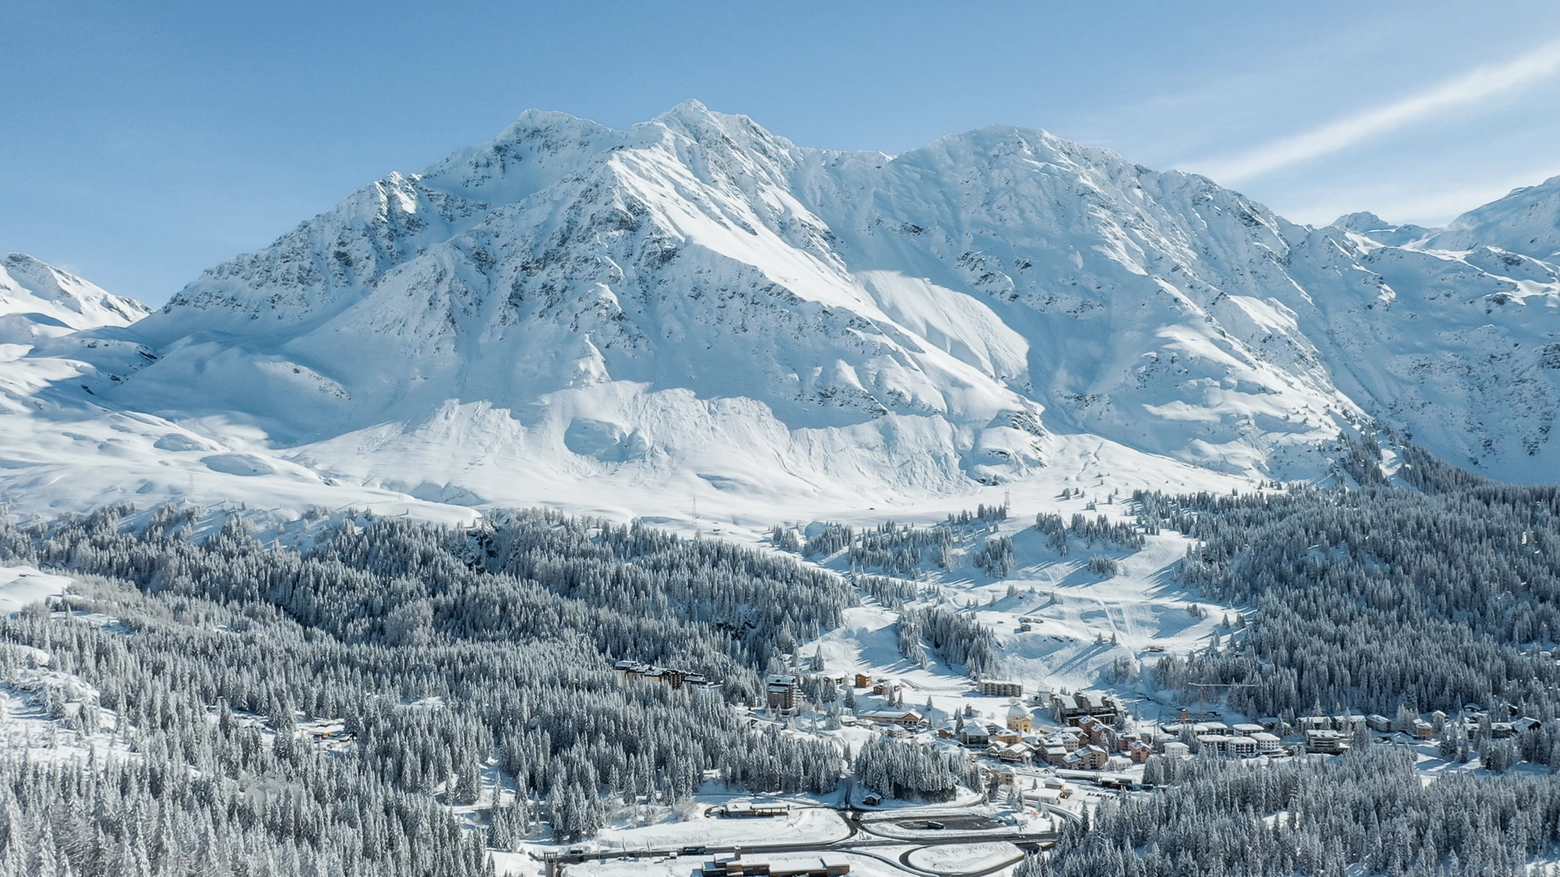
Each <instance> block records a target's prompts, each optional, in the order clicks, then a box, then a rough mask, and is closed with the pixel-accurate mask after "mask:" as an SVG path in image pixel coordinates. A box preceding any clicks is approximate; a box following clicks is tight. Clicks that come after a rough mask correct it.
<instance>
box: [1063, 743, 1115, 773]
mask: <svg viewBox="0 0 1560 877" xmlns="http://www.w3.org/2000/svg"><path fill="white" fill-rule="evenodd" d="M1067 766H1068V767H1070V768H1073V769H1074V770H1104V769H1105V768H1107V767H1109V766H1110V753H1108V752H1106V751H1105V750H1103V749H1101V748H1100V747H1098V746H1085V747H1083V748H1082V749H1079V750H1077V751H1076V752H1071V753H1068V755H1067Z"/></svg>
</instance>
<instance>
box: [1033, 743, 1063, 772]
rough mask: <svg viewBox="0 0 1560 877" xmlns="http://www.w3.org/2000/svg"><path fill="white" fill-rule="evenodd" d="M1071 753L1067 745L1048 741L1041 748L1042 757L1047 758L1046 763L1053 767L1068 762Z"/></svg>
mask: <svg viewBox="0 0 1560 877" xmlns="http://www.w3.org/2000/svg"><path fill="white" fill-rule="evenodd" d="M1069 754H1070V753H1069V752H1068V751H1067V748H1066V747H1065V746H1061V745H1059V744H1056V743H1047V744H1046V745H1045V747H1044V748H1043V749H1041V750H1040V757H1041V758H1043V759H1045V763H1046V764H1049V765H1051V766H1052V767H1060V766H1062V765H1064V764H1066V763H1067V756H1068V755H1069Z"/></svg>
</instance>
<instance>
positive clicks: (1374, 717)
mask: <svg viewBox="0 0 1560 877" xmlns="http://www.w3.org/2000/svg"><path fill="white" fill-rule="evenodd" d="M1365 727H1367V728H1369V729H1371V730H1372V731H1380V732H1381V733H1383V734H1385V733H1387V732H1388V731H1391V730H1392V720H1391V719H1389V718H1387V717H1386V716H1384V715H1382V714H1380V713H1371V714H1370V715H1368V716H1366V717H1365Z"/></svg>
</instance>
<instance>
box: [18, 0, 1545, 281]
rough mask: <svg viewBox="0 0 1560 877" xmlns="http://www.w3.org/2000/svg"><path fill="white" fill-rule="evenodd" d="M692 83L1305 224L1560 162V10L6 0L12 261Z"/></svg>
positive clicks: (184, 227) (1519, 6)
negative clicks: (532, 114) (1129, 164)
mask: <svg viewBox="0 0 1560 877" xmlns="http://www.w3.org/2000/svg"><path fill="white" fill-rule="evenodd" d="M327 5H328V7H329V8H322V7H326V6H327ZM141 7H146V8H141ZM1475 8H1477V10H1478V11H1477V13H1475V12H1474V11H1473V10H1474V9H1475ZM689 97H696V98H699V99H700V100H703V101H704V102H705V103H706V104H708V105H709V106H710V107H711V108H713V109H716V110H721V111H726V112H740V113H746V114H748V115H750V116H752V117H753V118H755V119H756V120H757V121H758V122H759V123H760V124H762V125H764V126H765V127H767V128H769V129H770V130H772V131H775V132H776V133H779V134H783V135H785V136H787V137H789V138H791V139H792V140H794V141H796V142H797V143H800V144H802V145H807V146H822V147H834V148H859V149H880V150H883V151H886V152H891V153H892V152H898V151H903V150H905V149H909V148H913V147H915V146H919V145H922V144H924V143H926V142H929V141H931V140H933V139H935V138H937V137H939V136H942V135H945V134H950V133H954V132H957V131H962V130H967V129H969V128H974V127H978V126H981V125H985V124H991V123H1008V124H1016V125H1024V126H1030V127H1038V128H1046V129H1048V130H1051V131H1053V132H1055V133H1057V134H1059V135H1061V136H1064V137H1068V138H1071V139H1074V140H1078V141H1082V142H1085V143H1090V144H1094V145H1101V146H1108V147H1111V148H1114V149H1116V150H1118V151H1120V152H1122V153H1123V154H1125V155H1126V156H1128V157H1129V158H1131V159H1133V160H1135V161H1138V162H1140V163H1143V164H1146V165H1149V166H1152V167H1159V168H1169V167H1176V168H1182V169H1186V170H1194V171H1198V172H1202V173H1207V174H1209V175H1210V176H1212V177H1214V179H1215V180H1217V181H1219V182H1221V183H1223V184H1225V185H1229V186H1231V187H1232V188H1236V189H1239V190H1241V191H1243V192H1245V193H1246V194H1248V195H1250V196H1252V197H1254V198H1256V199H1258V200H1260V201H1262V202H1264V203H1266V204H1268V205H1269V206H1270V207H1272V208H1273V209H1275V210H1277V211H1278V212H1280V213H1282V214H1284V215H1285V216H1288V217H1289V218H1291V219H1295V220H1297V221H1303V222H1313V223H1325V222H1327V221H1330V220H1331V219H1332V218H1334V217H1335V216H1337V215H1339V214H1341V213H1344V212H1348V211H1353V210H1372V211H1375V212H1376V213H1379V214H1381V215H1382V216H1384V217H1386V218H1387V219H1390V220H1395V221H1415V222H1421V223H1438V222H1443V221H1445V220H1446V219H1449V218H1450V217H1451V216H1453V215H1455V214H1457V213H1459V212H1461V211H1463V210H1465V209H1469V208H1472V207H1474V206H1477V205H1478V204H1480V203H1483V202H1485V201H1488V200H1491V199H1493V198H1496V197H1499V196H1500V195H1502V194H1504V193H1505V192H1506V191H1508V190H1509V189H1511V188H1513V187H1515V186H1519V185H1528V184H1532V183H1537V182H1539V181H1541V180H1543V179H1545V178H1546V177H1548V176H1553V175H1555V174H1560V148H1557V144H1560V4H1555V3H1553V2H1509V3H1501V2H1485V3H1482V4H1479V5H1478V6H1477V7H1475V6H1474V5H1472V4H1454V3H1437V2H1417V3H1402V2H1376V3H1371V4H1360V3H1357V2H1352V3H1344V2H1331V0H1309V2H1307V3H1303V4H1301V3H1278V2H1246V3H1233V2H1217V3H1215V2H1202V3H1199V2H1182V3H1164V2H1162V0H1159V2H1133V3H1077V2H1074V3H1065V4H1063V3H1040V2H1031V3H996V2H988V3H960V4H953V3H919V2H896V3H888V2H860V3H838V2H834V3H812V2H789V3H784V4H758V3H731V2H726V3H660V4H645V3H591V2H574V3H568V4H562V3H548V4H543V3H519V2H511V3H464V2H458V0H451V2H445V3H440V4H418V3H408V2H396V0H381V2H376V3H357V2H340V3H332V4H321V3H318V2H314V3H294V2H290V0H273V2H267V3H242V4H240V3H233V2H224V0H205V2H200V3H184V2H175V0H165V2H159V3H155V4H124V3H106V2H104V3H83V2H72V0H50V2H35V0H10V2H8V3H5V4H3V5H0V119H3V121H0V251H21V252H29V253H32V254H34V255H36V256H38V257H40V258H43V259H45V260H48V261H51V262H54V263H56V264H59V265H62V266H65V267H67V268H70V269H71V270H75V271H77V272H78V273H81V274H82V275H83V276H85V277H87V278H88V279H90V280H93V281H94V282H96V283H98V284H100V285H102V286H104V287H106V288H108V289H110V290H111V291H114V292H120V293H124V294H128V295H133V296H137V297H139V298H141V299H143V300H145V301H148V302H151V303H154V304H155V303H161V302H162V301H164V300H165V299H167V297H168V296H169V295H171V294H172V293H173V292H174V291H176V290H177V289H178V288H179V287H181V286H183V285H184V283H186V282H188V281H189V280H191V279H193V278H194V277H195V276H197V275H198V274H199V273H200V271H201V270H202V269H203V268H205V267H207V266H209V265H212V264H214V263H216V262H218V261H221V260H222V259H224V258H226V257H228V256H231V255H233V254H236V253H239V252H243V251H247V250H253V249H256V248H258V247H262V246H264V245H266V244H267V243H269V242H270V241H271V240H273V239H274V238H275V237H276V236H277V235H279V234H281V233H282V232H284V231H286V230H287V229H288V228H290V227H292V226H293V225H294V224H296V223H297V222H298V221H300V220H302V219H305V218H307V217H309V216H312V215H313V214H315V213H318V212H320V211H322V210H324V209H326V208H328V207H329V206H330V205H331V204H333V203H335V202H336V201H337V200H339V199H340V198H341V197H343V196H344V195H346V194H347V193H348V192H350V191H352V190H353V189H355V188H357V187H359V186H361V185H363V184H365V183H367V182H369V181H371V180H373V179H376V178H378V177H380V176H383V175H384V174H386V173H388V172H389V171H391V170H403V171H410V170H415V169H418V168H420V167H423V166H424V165H427V164H429V163H431V162H433V161H434V160H436V159H438V158H440V157H441V156H443V155H445V154H446V153H448V152H451V151H453V150H454V149H457V148H459V147H462V146H466V145H470V144H473V143H477V142H480V141H482V140H486V139H488V138H490V137H492V136H493V135H494V134H496V133H497V132H498V131H499V130H500V129H502V128H503V127H504V125H505V124H507V123H508V122H509V121H511V120H512V119H513V118H514V117H515V116H517V115H519V113H520V112H521V111H522V110H524V109H525V108H527V107H543V108H547V109H558V110H564V111H566V112H570V113H574V114H576V115H580V116H585V117H588V118H592V119H596V120H597V121H600V122H603V123H606V124H609V125H613V126H618V127H622V126H627V125H630V124H632V123H634V122H637V121H642V120H645V119H648V118H651V117H653V116H655V115H657V114H659V113H661V112H662V111H664V110H666V109H667V108H669V107H671V106H672V105H674V104H676V103H677V102H679V101H681V100H683V99H685V98H689Z"/></svg>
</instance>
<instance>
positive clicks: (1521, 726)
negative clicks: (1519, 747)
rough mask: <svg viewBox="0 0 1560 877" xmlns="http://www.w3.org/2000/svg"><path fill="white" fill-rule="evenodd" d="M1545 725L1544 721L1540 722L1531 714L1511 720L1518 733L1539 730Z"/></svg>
mask: <svg viewBox="0 0 1560 877" xmlns="http://www.w3.org/2000/svg"><path fill="white" fill-rule="evenodd" d="M1543 726H1544V723H1543V722H1540V721H1539V720H1538V719H1535V718H1531V717H1529V716H1523V717H1522V718H1520V719H1512V720H1511V727H1513V728H1516V729H1517V733H1519V734H1526V733H1527V732H1528V731H1537V730H1538V729H1539V728H1542V727H1543Z"/></svg>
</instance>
